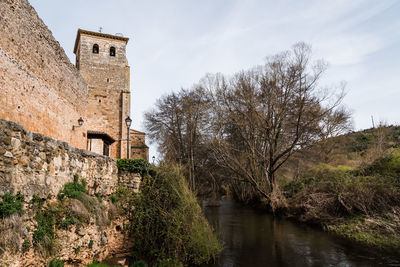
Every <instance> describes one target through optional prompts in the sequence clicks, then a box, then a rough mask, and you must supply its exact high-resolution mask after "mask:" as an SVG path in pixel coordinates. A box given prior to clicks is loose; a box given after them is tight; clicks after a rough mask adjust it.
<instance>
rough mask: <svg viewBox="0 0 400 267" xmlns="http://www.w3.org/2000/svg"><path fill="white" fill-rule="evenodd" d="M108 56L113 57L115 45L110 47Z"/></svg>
mask: <svg viewBox="0 0 400 267" xmlns="http://www.w3.org/2000/svg"><path fill="white" fill-rule="evenodd" d="M110 56H112V57H115V47H114V46H111V47H110Z"/></svg>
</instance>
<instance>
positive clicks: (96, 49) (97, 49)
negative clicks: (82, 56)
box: [93, 44, 99, 54]
mask: <svg viewBox="0 0 400 267" xmlns="http://www.w3.org/2000/svg"><path fill="white" fill-rule="evenodd" d="M98 53H99V45H98V44H94V45H93V54H98Z"/></svg>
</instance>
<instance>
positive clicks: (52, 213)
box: [33, 205, 60, 252]
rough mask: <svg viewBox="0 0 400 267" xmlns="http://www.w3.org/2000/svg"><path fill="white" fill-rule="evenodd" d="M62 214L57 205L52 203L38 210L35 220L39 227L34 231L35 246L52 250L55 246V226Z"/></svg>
mask: <svg viewBox="0 0 400 267" xmlns="http://www.w3.org/2000/svg"><path fill="white" fill-rule="evenodd" d="M59 216H60V211H59V209H58V208H57V207H56V205H51V206H48V207H45V208H43V209H42V210H39V211H37V213H36V216H35V220H36V222H37V228H36V230H35V232H33V244H34V245H35V247H39V245H40V246H41V247H42V248H44V249H45V250H47V251H48V252H51V251H52V250H53V247H54V237H55V226H56V221H57V219H58V218H59Z"/></svg>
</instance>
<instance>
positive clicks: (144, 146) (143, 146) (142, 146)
mask: <svg viewBox="0 0 400 267" xmlns="http://www.w3.org/2000/svg"><path fill="white" fill-rule="evenodd" d="M131 148H149V147H148V146H147V145H146V144H144V145H141V146H131Z"/></svg>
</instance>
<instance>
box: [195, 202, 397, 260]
mask: <svg viewBox="0 0 400 267" xmlns="http://www.w3.org/2000/svg"><path fill="white" fill-rule="evenodd" d="M205 215H206V217H207V219H208V220H209V222H210V223H211V224H212V225H213V226H214V227H215V228H216V229H217V232H218V233H219V234H220V237H221V239H222V241H223V244H224V250H223V252H222V254H221V256H220V258H219V260H218V262H217V263H214V264H208V265H202V266H203V267H217V266H221V267H222V266H223V267H239V266H245V267H258V266H260V267H264V266H265V267H267V266H271V267H273V266H291V267H295V266H400V258H399V257H398V256H394V255H386V254H383V253H381V252H379V251H377V250H373V249H369V248H366V247H362V246H360V245H358V244H354V243H353V242H349V241H347V240H343V239H341V238H338V237H336V236H334V235H332V234H329V233H326V232H323V231H321V230H319V229H316V228H312V227H309V226H306V225H302V224H297V223H294V222H292V221H289V220H285V219H278V218H274V217H273V216H271V215H270V214H268V213H265V212H263V211H259V210H255V209H253V208H249V207H244V206H241V205H239V204H237V203H235V202H233V201H224V202H222V205H221V206H220V207H206V208H205Z"/></svg>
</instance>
